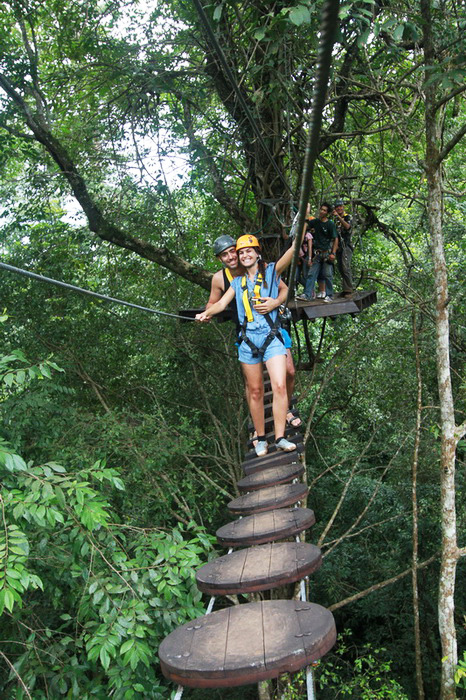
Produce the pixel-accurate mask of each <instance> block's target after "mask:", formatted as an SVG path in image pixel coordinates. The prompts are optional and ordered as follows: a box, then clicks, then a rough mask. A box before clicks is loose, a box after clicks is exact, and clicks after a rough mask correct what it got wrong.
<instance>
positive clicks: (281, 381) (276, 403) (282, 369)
mask: <svg viewBox="0 0 466 700" xmlns="http://www.w3.org/2000/svg"><path fill="white" fill-rule="evenodd" d="M265 364H266V365H267V370H268V372H269V377H270V381H271V383H272V391H273V403H272V411H273V422H274V428H275V439H277V437H278V438H281V437H283V436H284V435H285V423H286V413H287V410H288V396H287V393H286V356H285V355H275V356H274V357H271V358H270V360H267V362H266V363H265Z"/></svg>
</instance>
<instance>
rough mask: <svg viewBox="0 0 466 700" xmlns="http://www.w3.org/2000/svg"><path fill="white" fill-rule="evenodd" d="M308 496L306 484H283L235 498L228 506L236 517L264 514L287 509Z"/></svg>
mask: <svg viewBox="0 0 466 700" xmlns="http://www.w3.org/2000/svg"><path fill="white" fill-rule="evenodd" d="M307 494H308V488H307V486H306V484H282V485H281V486H269V487H268V488H266V489H261V490H260V491H251V492H250V493H247V494H245V495H244V496H239V498H234V499H233V500H232V501H230V502H229V503H228V504H227V508H228V510H229V511H230V513H233V514H234V515H249V514H250V513H263V512H265V511H267V510H274V509H275V508H286V507H287V506H292V505H293V504H294V503H298V501H302V500H304V499H305V498H306V496H307Z"/></svg>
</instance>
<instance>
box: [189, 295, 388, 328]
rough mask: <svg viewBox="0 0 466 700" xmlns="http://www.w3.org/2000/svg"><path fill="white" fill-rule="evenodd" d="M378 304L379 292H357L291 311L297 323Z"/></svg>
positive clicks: (223, 317) (299, 304) (221, 317)
mask: <svg viewBox="0 0 466 700" xmlns="http://www.w3.org/2000/svg"><path fill="white" fill-rule="evenodd" d="M376 302H377V292H375V291H373V290H363V291H356V292H354V293H353V294H351V296H349V297H344V296H342V295H341V294H340V293H338V294H335V296H334V298H333V301H331V302H324V301H322V299H313V300H312V301H291V302H290V304H289V309H290V311H291V313H292V315H293V318H294V320H295V321H300V320H301V319H302V318H310V319H316V318H325V317H326V316H341V315H342V314H351V315H354V314H360V313H361V311H364V309H367V308H368V307H369V306H372V304H375V303H376ZM202 311H204V307H202V308H198V309H180V310H179V311H178V313H179V314H180V315H181V316H188V317H189V318H194V317H195V315H196V314H199V313H201V312H202ZM214 318H215V320H216V321H219V322H223V321H229V320H230V319H231V313H230V312H229V311H228V310H225V311H222V313H221V314H218V315H217V316H215V317H214Z"/></svg>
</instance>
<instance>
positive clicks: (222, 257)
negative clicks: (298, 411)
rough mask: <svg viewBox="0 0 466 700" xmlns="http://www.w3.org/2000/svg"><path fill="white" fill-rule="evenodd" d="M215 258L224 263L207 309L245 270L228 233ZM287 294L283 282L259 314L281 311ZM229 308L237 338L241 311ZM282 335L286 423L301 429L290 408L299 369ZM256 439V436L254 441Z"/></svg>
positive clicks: (260, 306) (218, 240)
mask: <svg viewBox="0 0 466 700" xmlns="http://www.w3.org/2000/svg"><path fill="white" fill-rule="evenodd" d="M213 249H214V255H215V256H216V257H217V258H218V260H219V261H220V262H221V263H222V266H223V267H222V268H221V269H220V270H218V271H217V272H216V273H215V274H214V275H213V277H212V282H211V286H210V296H209V300H208V302H207V304H206V309H208V308H210V307H211V306H212V305H213V304H215V303H216V302H217V301H219V300H220V299H221V298H222V296H223V294H224V293H225V292H226V291H227V289H228V288H229V287H230V285H231V282H232V280H233V279H234V278H235V277H240V276H241V275H244V273H245V270H244V269H243V267H242V266H241V265H240V262H239V260H238V253H237V251H236V241H235V240H234V238H232V237H231V236H229V235H228V234H224V235H222V236H219V237H218V238H216V239H215V241H214V245H213ZM287 293H288V287H287V286H286V284H285V283H284V282H283V280H280V284H279V287H278V296H277V298H276V299H272V298H270V297H268V298H265V297H263V303H262V304H258V305H257V306H256V307H255V308H256V310H257V312H258V313H262V314H266V313H270V312H271V311H273V310H274V309H278V308H279V307H280V306H281V305H282V304H284V303H285V301H286V296H287ZM228 309H229V310H230V311H231V314H232V320H233V321H234V323H235V324H236V329H237V335H238V336H239V335H240V333H241V326H240V323H239V321H238V312H237V309H236V303H235V302H234V301H233V302H232V303H230V304H229V305H228ZM281 335H282V338H283V340H284V344H285V348H286V391H287V395H288V412H287V414H286V422H287V423H288V425H290V426H292V427H293V428H299V426H300V425H301V418H299V416H297V415H295V414H294V413H293V411H292V409H291V399H292V397H293V393H294V385H295V376H296V369H295V366H294V362H293V356H292V354H291V336H290V334H289V333H288V331H287V330H286V329H285V328H283V327H282V328H281ZM246 400H247V402H248V405H249V396H248V389H247V384H246ZM253 439H255V437H254V438H253Z"/></svg>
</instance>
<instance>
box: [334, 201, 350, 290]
mask: <svg viewBox="0 0 466 700" xmlns="http://www.w3.org/2000/svg"><path fill="white" fill-rule="evenodd" d="M333 219H334V221H335V226H336V229H337V234H338V249H337V266H338V271H339V273H340V277H341V281H342V288H343V296H349V295H350V294H352V293H353V277H352V274H351V258H352V257H353V244H352V241H351V234H352V232H353V223H352V220H351V216H350V215H349V214H347V213H346V212H345V210H344V206H343V201H342V200H341V199H337V201H336V202H335V204H334V209H333Z"/></svg>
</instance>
